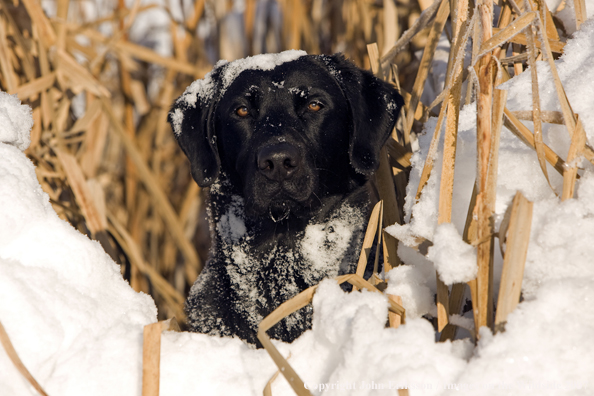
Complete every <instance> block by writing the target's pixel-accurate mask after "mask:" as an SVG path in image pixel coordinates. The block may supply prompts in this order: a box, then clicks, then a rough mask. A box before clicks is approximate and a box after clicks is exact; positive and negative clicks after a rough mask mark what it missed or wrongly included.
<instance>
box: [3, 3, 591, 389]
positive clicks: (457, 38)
mask: <svg viewBox="0 0 594 396" xmlns="http://www.w3.org/2000/svg"><path fill="white" fill-rule="evenodd" d="M231 3H232V2H229V1H223V2H215V1H206V0H196V1H195V3H194V5H193V8H192V9H191V10H188V12H187V13H186V15H184V16H183V18H182V19H179V18H177V17H174V16H173V13H172V11H171V10H169V9H168V8H166V7H165V8H164V9H165V10H166V11H167V12H168V14H169V15H170V25H169V33H170V36H171V47H172V48H173V55H171V56H162V55H159V54H158V53H157V52H155V51H154V50H153V49H151V48H148V47H145V46H142V45H140V44H138V43H135V42H132V41H130V40H129V29H130V27H131V26H133V25H134V22H135V20H137V18H138V17H139V16H140V15H142V13H143V12H146V11H147V10H149V9H151V8H154V7H156V6H140V5H139V4H140V3H139V1H136V2H135V3H134V5H133V7H132V8H127V7H126V6H125V5H124V4H123V1H120V2H118V3H117V4H116V3H114V4H113V6H112V9H110V10H109V15H107V16H103V17H101V18H97V19H94V20H88V17H87V16H86V14H85V12H84V8H83V7H81V6H80V4H79V3H77V2H69V1H68V0H56V2H55V9H56V15H55V16H52V17H48V16H47V14H46V13H45V12H44V11H43V9H42V8H41V5H40V3H39V2H38V1H37V0H20V1H19V0H14V1H9V0H0V7H1V8H0V71H1V73H0V89H2V90H4V91H7V92H9V93H13V94H17V95H18V97H19V98H20V99H21V100H22V101H23V102H24V103H27V104H29V105H30V106H31V107H32V109H33V117H34V121H35V125H34V127H33V131H32V136H31V137H32V143H31V146H30V148H29V149H28V150H27V152H26V153H27V155H28V156H29V157H30V158H31V159H32V160H33V161H34V163H35V164H36V166H37V168H36V169H37V176H38V179H39V181H40V183H41V185H42V187H43V189H44V190H45V191H46V192H47V193H48V195H49V196H50V200H51V203H52V205H53V206H54V208H55V210H56V211H57V213H58V214H59V215H60V217H62V218H63V219H65V220H67V221H69V222H70V223H71V224H72V225H73V226H74V227H76V228H77V229H79V230H80V231H81V232H83V233H86V234H88V235H89V236H90V237H92V238H93V239H96V240H98V241H99V242H100V243H101V244H102V245H103V247H104V248H105V250H106V251H107V252H108V253H109V254H110V255H111V256H112V257H113V258H114V260H115V261H116V262H118V263H119V264H121V265H122V271H123V272H124V273H125V275H126V277H127V278H128V279H129V280H130V284H131V286H132V287H133V288H134V289H135V290H138V291H145V292H147V293H150V294H151V295H152V296H153V298H154V299H155V301H156V303H157V305H158V307H159V317H160V318H162V319H165V318H170V317H172V316H175V317H177V319H178V320H179V321H180V322H182V323H183V320H184V313H183V309H182V306H183V301H184V296H185V294H186V292H187V290H188V288H189V286H191V284H192V283H193V281H194V280H195V279H196V276H197V275H198V273H199V271H200V269H201V268H202V263H203V262H204V260H205V258H206V251H207V247H208V229H207V225H206V224H205V221H204V207H203V204H202V198H201V197H202V195H201V191H200V189H199V188H198V187H197V185H196V184H195V183H194V182H193V181H192V180H191V178H190V176H189V175H190V173H189V170H188V165H187V163H186V160H185V157H184V156H183V155H181V153H180V151H179V149H178V147H177V144H176V142H175V140H174V138H173V134H172V133H171V131H170V128H169V126H168V125H167V123H166V117H167V112H168V110H169V106H170V105H171V103H172V101H173V99H174V98H175V97H177V96H178V95H179V94H180V93H181V92H182V91H183V90H184V89H185V87H186V86H187V85H189V83H190V82H191V81H193V80H194V79H196V78H200V77H202V76H203V75H204V74H205V73H206V72H208V71H209V70H210V68H211V67H212V63H211V62H210V60H209V56H208V54H207V52H208V51H211V52H212V51H214V53H216V54H219V55H222V54H227V55H228V56H229V57H242V56H246V55H250V54H254V53H257V51H258V50H261V49H263V48H264V49H266V50H268V51H280V50H284V49H290V48H301V49H305V50H307V51H308V52H310V53H320V52H323V53H332V52H335V51H342V52H345V53H346V54H347V56H348V57H350V58H351V59H353V60H354V61H355V62H356V63H357V64H358V65H359V66H361V67H366V68H371V69H372V70H373V72H374V73H375V74H376V75H377V76H378V77H380V78H383V79H386V80H389V81H392V82H393V83H394V85H395V86H397V87H399V89H400V90H401V92H402V94H403V96H404V97H405V101H406V105H405V108H404V109H403V114H402V117H401V122H400V123H399V126H398V129H399V131H398V132H396V131H395V132H394V134H393V138H392V139H391V140H390V141H389V143H388V144H387V145H386V147H385V149H384V150H383V151H382V163H381V166H380V169H379V171H378V173H377V176H376V179H375V186H376V188H377V192H378V196H379V198H380V199H381V200H382V201H383V205H381V209H380V207H378V210H376V211H375V212H374V218H373V219H372V221H371V222H370V233H369V234H370V237H369V238H366V246H365V247H364V249H363V252H362V253H365V252H366V251H367V254H362V258H361V260H360V262H366V257H367V255H368V250H369V249H370V246H371V242H370V240H372V239H373V235H374V234H375V233H376V231H377V230H378V224H383V225H384V226H387V225H390V224H393V223H396V222H398V223H402V222H403V219H404V216H403V214H402V206H403V200H404V196H403V194H404V190H405V187H406V184H407V169H408V168H409V167H410V162H409V160H410V156H411V139H413V137H412V135H411V134H413V133H414V132H418V131H420V127H421V126H422V123H423V122H424V121H425V120H426V119H427V117H428V116H429V115H434V116H437V117H438V121H437V127H436V129H435V132H434V136H433V140H432V143H431V146H430V149H429V153H428V156H427V161H426V163H425V166H424V169H423V174H422V177H421V183H420V185H419V186H418V189H417V198H419V197H420V196H421V194H422V193H423V188H424V186H425V185H426V182H427V180H428V178H429V175H430V174H431V170H432V168H433V165H434V164H433V161H434V158H436V156H435V153H436V152H437V151H438V150H443V157H442V158H443V170H444V171H443V172H442V175H441V180H440V202H439V219H438V221H439V223H446V222H450V221H451V207H452V202H451V200H452V195H453V174H454V169H455V154H456V136H457V128H458V114H459V111H460V106H461V105H463V104H464V103H470V102H471V101H472V100H473V99H476V105H477V114H478V115H477V141H478V155H477V157H478V158H477V169H478V170H479V172H478V176H477V181H476V186H475V190H474V192H473V197H472V200H471V207H470V208H469V210H468V218H467V222H466V228H465V232H464V239H465V240H466V241H467V242H469V243H472V244H473V245H475V246H477V249H478V254H477V256H478V263H477V264H478V267H479V274H478V278H477V279H476V280H474V281H471V282H469V283H468V286H469V288H470V291H471V296H472V302H473V306H474V317H475V328H476V329H477V331H478V328H479V327H480V326H489V327H491V328H493V327H494V326H496V329H497V330H501V329H502V328H503V326H504V324H505V320H506V318H505V314H506V313H508V312H510V311H511V310H512V309H513V308H514V307H515V305H517V303H518V301H519V289H518V287H517V285H518V284H521V279H522V276H523V265H524V261H525V254H526V253H525V252H526V249H527V244H528V239H527V237H526V232H527V231H528V230H529V228H530V219H531V204H530V203H529V202H527V201H526V200H525V199H523V198H522V197H520V196H518V197H516V199H515V200H514V203H513V204H512V205H513V206H512V208H511V210H510V213H509V216H510V217H509V220H508V221H507V222H505V224H507V225H509V227H507V226H506V227H505V229H502V230H498V232H496V230H494V229H493V225H492V221H491V219H492V215H493V213H494V208H495V186H496V175H497V172H496V169H497V160H498V142H499V134H500V132H501V127H502V126H503V125H505V126H506V127H507V128H508V129H510V130H511V131H512V132H513V133H514V134H516V135H517V136H518V138H519V139H520V140H521V141H522V142H524V143H525V144H527V145H528V146H530V147H532V148H533V149H534V150H535V153H536V155H537V157H538V159H539V163H540V165H541V168H542V170H543V173H544V174H545V176H546V177H547V178H548V175H547V173H546V172H547V171H546V163H547V162H549V163H550V164H551V165H553V166H554V167H555V169H556V170H557V171H558V172H559V173H561V174H562V175H563V179H564V184H563V191H562V194H561V196H562V199H568V198H571V197H572V196H573V190H574V186H575V181H576V178H577V177H578V176H577V168H576V166H567V165H566V164H568V163H569V164H571V163H573V162H572V160H573V159H574V158H576V157H577V156H579V155H583V156H585V157H586V158H587V159H588V160H590V161H591V162H592V161H594V151H593V150H592V148H591V147H589V146H588V145H587V144H586V140H585V133H584V130H583V126H582V125H581V122H580V119H579V116H578V115H577V114H574V113H573V111H572V109H571V106H570V104H569V102H568V100H567V97H566V96H565V92H564V89H563V86H562V84H561V81H560V79H559V77H558V75H557V73H556V69H555V65H554V62H553V60H554V59H555V57H558V55H559V54H561V53H562V52H563V46H564V42H565V41H566V40H567V37H565V36H564V34H563V32H564V31H565V28H564V27H563V26H562V25H561V22H560V21H559V19H557V18H556V17H555V15H554V13H551V12H550V11H549V10H548V8H547V6H546V4H545V3H544V1H542V0H534V1H532V0H530V1H524V2H523V3H519V2H516V1H514V0H504V1H501V2H500V3H499V5H498V6H499V7H500V9H501V10H500V13H499V19H498V20H495V22H494V23H493V21H494V18H493V3H492V2H489V1H482V0H480V1H477V2H476V3H474V2H473V1H469V0H436V1H435V2H434V3H432V4H431V3H430V2H428V1H426V0H419V1H418V2H416V1H408V0H403V1H396V2H395V1H392V0H384V1H381V0H342V1H290V0H279V1H278V5H279V9H280V11H281V15H282V24H281V27H280V28H279V29H278V30H274V29H275V28H274V26H273V25H272V24H264V27H265V32H264V34H262V33H261V32H260V33H256V26H257V25H258V24H261V23H262V21H261V20H258V19H257V12H256V11H257V9H256V8H257V6H258V2H257V1H256V0H246V1H245V9H244V10H243V11H242V12H241V13H239V14H237V12H236V11H234V10H233V8H232V4H231ZM209 7H210V8H209ZM575 9H576V14H577V15H576V26H578V27H579V25H580V24H581V23H583V21H584V20H585V11H584V7H583V1H582V2H580V0H575ZM205 10H206V11H209V12H211V15H210V18H211V19H212V18H214V21H215V23H216V26H217V28H218V32H219V34H218V35H217V36H216V37H214V41H213V38H212V37H211V38H210V39H209V40H210V41H207V40H205V39H202V38H200V36H199V35H198V34H196V29H197V26H198V25H199V24H200V23H201V21H204V19H205V18H206V14H207V12H206V11H205ZM104 11H105V12H107V11H106V10H104ZM556 11H559V10H555V12H556ZM234 13H235V14H234ZM236 14H237V15H236ZM231 15H235V17H239V20H240V21H241V22H242V29H243V32H244V33H245V34H244V41H243V42H242V43H241V45H238V43H237V42H236V41H233V36H232V35H231V34H230V33H229V31H228V25H229V18H230V16H231ZM101 26H109V27H110V30H111V34H109V35H107V34H105V31H106V29H102V28H100V27H101ZM258 26H259V25H258ZM443 32H445V34H446V35H447V37H448V39H449V41H450V43H451V46H450V47H451V51H450V55H449V60H448V64H447V73H446V79H445V84H444V88H443V91H442V92H441V93H439V95H438V96H437V98H436V99H435V101H434V103H432V104H430V105H429V106H427V105H426V104H423V103H422V102H421V96H422V93H423V89H424V87H425V81H426V79H427V77H428V76H429V75H430V73H431V65H432V63H433V60H434V54H435V51H436V48H437V43H438V40H439V38H440V37H441V36H442V33H443ZM258 34H259V35H260V36H258ZM258 37H260V39H261V40H260V41H258V40H257V38H258ZM545 37H546V39H544V38H545ZM469 42H472V46H471V47H472V49H471V54H469V56H470V57H471V67H470V68H469V69H468V72H466V71H465V70H464V66H463V64H462V61H463V59H464V54H465V51H466V49H467V48H468V46H467V43H469ZM374 43H375V44H374ZM420 49H424V52H423V54H422V56H421V58H420V59H417V57H416V56H415V52H416V51H417V50H420ZM510 49H511V50H510ZM509 52H513V53H512V56H508V54H509ZM537 59H540V60H546V61H548V62H549V64H550V66H551V69H552V72H553V76H554V78H555V88H556V92H557V96H558V98H559V101H560V103H561V108H562V113H553V112H543V111H541V109H540V104H539V99H538V98H539V95H538V82H537V74H536V73H535V70H536V63H535V61H536V60H537ZM501 65H503V66H501ZM527 65H530V66H531V68H530V69H531V78H532V81H533V85H532V87H533V88H532V89H533V91H532V97H533V104H532V105H533V106H532V107H533V111H532V112H530V113H529V114H526V112H514V111H513V110H514V109H508V108H507V107H506V92H505V91H501V90H498V89H496V88H495V87H496V86H497V85H498V84H499V83H500V82H502V81H505V80H507V79H509V78H510V76H513V75H515V74H519V73H522V72H523V71H524V68H525V67H526V66H527ZM465 81H467V85H468V87H469V88H468V89H467V90H466V92H467V93H466V96H465V97H463V96H462V95H463V94H462V92H463V91H462V83H463V82H465ZM522 119H529V120H531V121H533V124H534V130H533V131H531V130H529V129H528V128H527V127H526V126H524V124H522V123H521V122H520V121H519V120H522ZM444 122H445V144H444V147H443V148H439V147H438V146H439V144H438V143H439V141H440V134H441V131H442V125H443V124H444ZM542 122H553V123H564V124H565V125H566V127H567V131H568V134H569V136H570V137H571V142H572V144H571V148H570V151H569V153H568V154H567V155H559V153H555V152H554V151H553V150H551V148H550V147H548V146H546V145H545V144H544V143H543V140H542V126H541V123H542ZM562 158H565V160H563V159H562ZM379 229H380V230H381V227H380V228H379ZM378 235H380V236H381V239H382V240H383V244H382V246H383V249H384V258H385V260H386V268H387V269H389V268H391V267H393V266H397V265H399V264H400V261H399V259H398V257H397V255H396V244H397V241H396V240H395V239H394V238H392V237H391V236H389V235H387V234H385V233H383V232H380V233H379V234H378ZM495 236H498V238H499V239H500V241H501V240H504V239H505V238H507V242H506V246H507V251H506V252H505V256H504V259H505V262H504V275H503V279H502V282H501V291H500V294H499V296H500V297H499V305H498V309H497V317H495V315H494V313H493V312H492V311H493V309H492V307H493V279H492V278H493V269H492V265H493V245H494V241H495ZM418 240H419V246H421V245H423V244H425V245H426V244H427V243H430V241H425V240H423V239H422V238H418ZM420 250H421V249H420ZM425 250H426V249H425ZM341 280H343V281H344V280H347V279H346V278H342V279H341ZM348 280H349V281H351V282H354V285H355V286H357V287H366V288H373V289H376V288H377V289H379V290H383V289H384V288H385V284H382V281H381V279H379V278H378V277H377V276H375V277H373V278H372V279H370V280H369V282H367V281H365V280H363V279H361V278H360V276H357V275H353V276H351V277H350V278H348ZM465 288H466V285H465V284H459V285H454V286H453V287H452V288H451V290H450V289H448V287H447V286H446V285H444V284H443V283H441V281H440V280H439V278H438V293H437V303H438V320H437V326H438V330H439V331H441V332H442V333H441V339H442V341H443V340H446V339H453V337H454V336H455V326H454V325H452V324H450V323H448V317H449V315H451V314H453V313H458V312H459V311H460V308H461V304H462V300H463V294H464V290H465ZM303 293H305V294H303ZM303 293H302V294H301V295H299V296H297V297H295V300H290V301H288V302H285V303H284V304H283V305H282V306H281V308H283V309H281V308H279V310H280V311H279V310H277V311H275V312H274V313H273V314H271V316H270V317H268V318H266V319H265V320H264V322H263V324H262V326H261V332H259V337H260V340H261V341H262V342H263V343H264V345H265V347H266V348H267V349H268V350H269V352H270V353H271V356H273V358H274V359H275V361H276V362H277V363H278V364H279V368H280V367H284V368H285V370H283V371H282V374H283V375H287V373H288V372H292V369H290V366H288V363H287V362H286V360H284V358H282V357H281V356H280V355H279V354H278V352H275V350H274V349H273V348H274V347H272V348H271V347H270V346H271V345H272V344H269V343H267V342H266V339H267V338H266V335H265V330H266V329H267V328H269V327H270V326H272V324H273V322H275V321H278V320H280V319H281V318H282V317H283V316H284V315H286V314H288V313H290V312H291V310H294V309H296V308H295V307H297V306H300V305H302V304H307V303H308V302H309V301H310V300H311V295H312V294H313V290H308V291H305V292H303ZM396 301H398V300H397V296H395V298H394V299H391V303H392V309H393V311H394V314H396V315H397V316H400V318H401V319H402V320H404V311H403V310H402V309H401V307H400V306H399V304H397V303H396ZM285 308H286V309H285ZM163 328H165V327H163ZM158 331H160V330H158ZM475 337H478V333H477V334H475ZM157 338H158V337H157ZM275 353H276V354H275ZM288 369H290V370H288ZM157 370H158V365H157ZM295 376H296V373H295ZM297 378H298V377H297ZM294 389H295V390H296V392H297V393H298V394H309V393H308V391H306V390H305V389H304V388H303V384H302V383H301V387H300V386H299V384H298V383H297V382H295V388H294ZM306 392H307V393H306Z"/></svg>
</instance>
